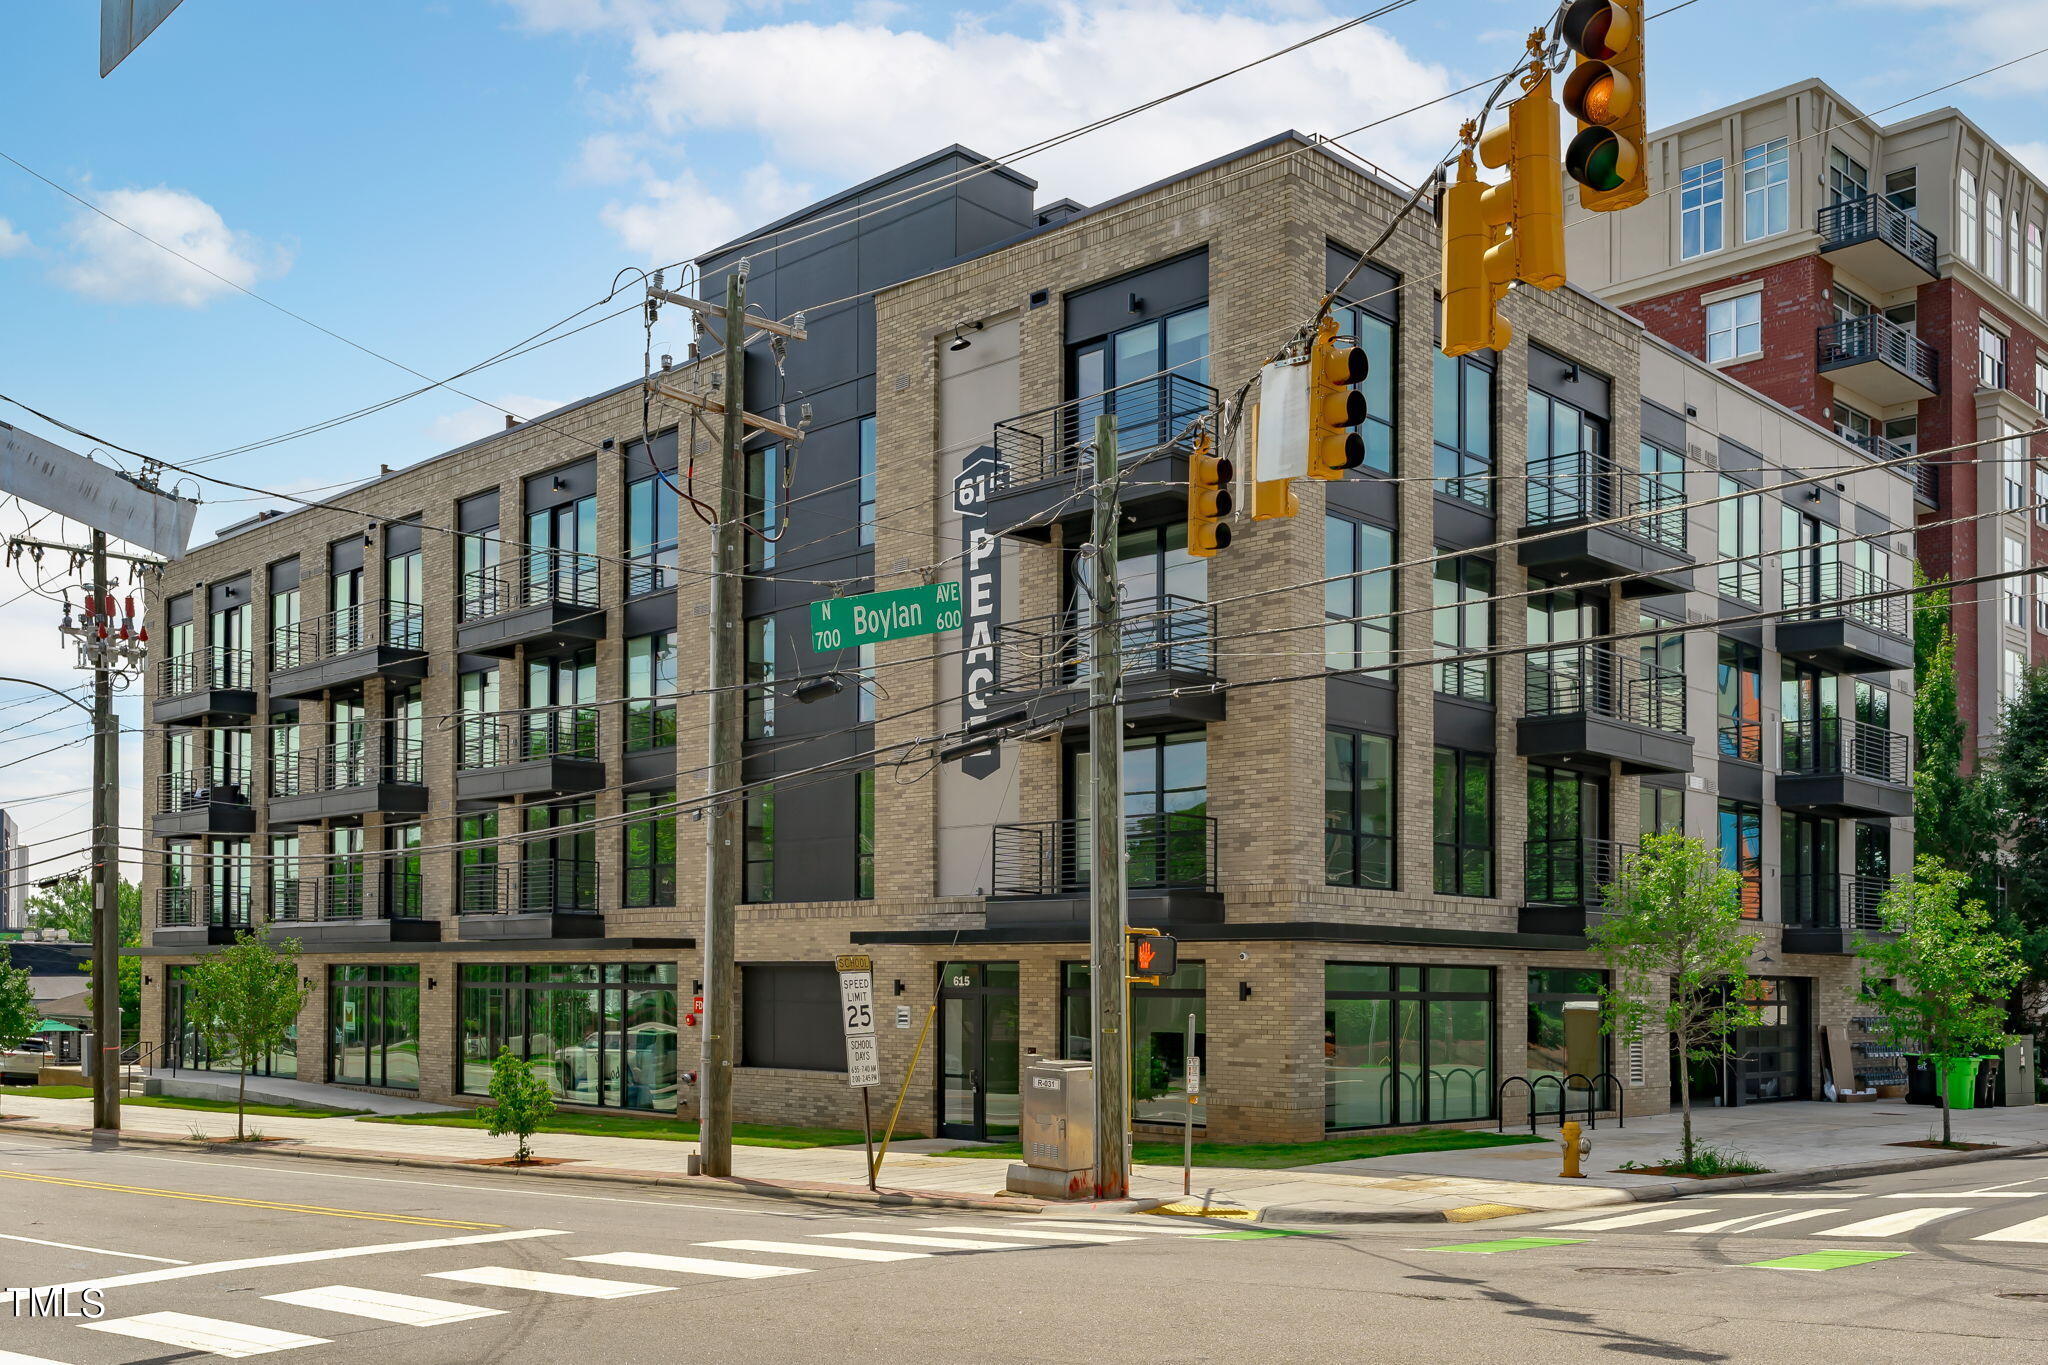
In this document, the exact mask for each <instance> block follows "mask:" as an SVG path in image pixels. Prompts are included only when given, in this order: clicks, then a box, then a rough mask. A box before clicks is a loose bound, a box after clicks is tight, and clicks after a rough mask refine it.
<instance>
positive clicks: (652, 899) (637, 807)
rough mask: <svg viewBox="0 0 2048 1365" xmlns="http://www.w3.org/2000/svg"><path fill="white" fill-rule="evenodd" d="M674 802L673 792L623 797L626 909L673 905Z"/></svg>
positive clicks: (674, 871)
mask: <svg viewBox="0 0 2048 1365" xmlns="http://www.w3.org/2000/svg"><path fill="white" fill-rule="evenodd" d="M675 800H676V794H675V793H674V792H673V791H651V792H627V793H626V815H627V820H626V833H625V838H626V867H625V885H624V887H623V888H622V900H623V903H624V904H626V905H628V906H634V907H638V906H645V905H674V904H675V903H676V815H675ZM635 815H639V816H640V817H641V818H639V819H637V820H636V819H633V818H632V817H633V816H635Z"/></svg>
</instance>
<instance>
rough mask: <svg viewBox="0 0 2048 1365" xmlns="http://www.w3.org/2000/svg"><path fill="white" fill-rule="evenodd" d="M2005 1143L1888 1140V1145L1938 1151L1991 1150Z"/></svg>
mask: <svg viewBox="0 0 2048 1365" xmlns="http://www.w3.org/2000/svg"><path fill="white" fill-rule="evenodd" d="M2004 1145H2005V1144H2003V1143H1999V1142H1936V1141H1934V1140H1933V1139H1931V1138H1930V1139H1928V1140H1927V1141H1925V1142H1887V1143H1886V1144H1885V1146H1887V1147H1932V1148H1933V1149H1934V1150H1935V1151H1937V1152H1990V1151H1996V1150H1997V1149H1998V1148H1999V1147H2002V1146H2004Z"/></svg>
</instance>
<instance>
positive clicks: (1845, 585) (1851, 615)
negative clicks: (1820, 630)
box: [1785, 556, 1913, 640]
mask: <svg viewBox="0 0 2048 1365" xmlns="http://www.w3.org/2000/svg"><path fill="white" fill-rule="evenodd" d="M1801 558H1802V559H1804V560H1805V562H1803V563H1797V564H1790V565H1787V566H1786V568H1785V619H1786V620H1788V621H1802V620H1806V621H1816V620H1821V619H1823V618H1825V617H1829V616H1843V617H1847V618H1848V619H1849V620H1851V621H1854V622H1856V623H1857V624H1858V625H1862V626H1868V627H1869V628H1870V629H1872V630H1877V631H1883V632H1884V633H1885V634H1887V635H1895V636H1897V637H1898V638H1900V639H1902V640H1907V639H1911V638H1912V631H1913V628H1912V622H1911V619H1910V617H1909V615H1908V610H1909V609H1908V606H1907V601H1906V599H1905V598H1904V597H1872V596H1871V594H1874V593H1882V592H1888V591H1890V590H1891V586H1892V585H1891V584H1889V583H1887V582H1885V581H1884V580H1883V579H1881V578H1879V577H1877V576H1876V575H1875V574H1872V573H1869V572H1867V571H1866V570H1863V569H1859V568H1857V567H1856V566H1855V565H1853V564H1845V563H1842V562H1841V561H1839V560H1836V561H1833V562H1830V563H1815V562H1813V561H1812V559H1810V558H1807V557H1805V556H1802V557H1801ZM1858 598H1862V599H1865V600H1861V601H1858V600H1854V599H1858Z"/></svg>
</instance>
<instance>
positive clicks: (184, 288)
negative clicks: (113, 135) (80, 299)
mask: <svg viewBox="0 0 2048 1365" xmlns="http://www.w3.org/2000/svg"><path fill="white" fill-rule="evenodd" d="M99 205H100V207H101V208H102V209H104V210H105V211H106V212H107V213H108V214H110V215H112V216H113V217H114V218H117V219H119V220H120V223H126V224H128V226H129V227H132V228H134V229H135V231H136V232H140V233H142V234H144V235H145V236H147V237H149V238H150V239H152V241H154V242H158V243H161V244H162V246H155V245H152V244H151V242H148V241H144V240H143V239H142V237H138V236H136V235H135V232H130V231H129V230H128V228H124V227H122V226H121V225H120V223H111V222H108V221H107V219H105V218H102V217H101V216H100V215H99V214H97V213H93V212H91V211H90V210H84V209H81V210H80V211H79V213H78V216H77V217H75V218H73V219H72V220H71V221H70V222H69V223H68V224H66V225H65V228H64V234H65V236H66V237H67V238H68V239H69V241H70V244H71V252H70V257H69V259H68V260H67V261H65V263H63V264H62V265H60V266H58V267H57V271H56V275H57V280H58V282H59V283H60V284H62V285H64V286H65V287H66V288H67V289H71V290H75V291H76V292H78V293H80V294H84V295H86V296H87V297H88V298H95V299H104V300H106V301H108V302H111V303H169V304H177V305H179V306H181V307H185V308H196V307H198V306H199V305H201V304H203V303H205V302H207V301H208V300H210V299H212V298H214V297H215V296H216V295H219V294H224V293H227V292H229V291H230V289H231V285H230V284H228V283H225V282H224V281H232V282H233V284H235V285H240V286H242V287H243V288H245V289H246V288H249V287H251V286H253V285H254V284H255V283H256V282H257V281H258V280H260V279H262V278H264V277H265V276H268V275H278V274H282V273H283V272H284V270H285V269H286V268H287V267H288V266H289V264H290V257H289V255H288V253H286V252H285V251H284V250H283V249H282V248H280V247H275V246H271V245H268V244H266V243H264V242H262V241H260V240H258V239H257V238H255V237H253V236H251V235H250V234H248V233H246V232H236V231H234V230H232V229H231V228H229V227H228V225H227V223H226V222H225V221H223V220H222V218H221V216H220V213H219V212H218V211H217V210H216V209H215V208H214V207H213V206H212V205H211V204H209V203H207V202H206V201H205V200H204V199H201V198H200V197H199V196H197V195H195V194H191V193H188V192H187V191H185V190H174V189H170V188H168V187H167V186H163V185H159V186H157V187H156V188H155V189H130V190H112V191H109V192H108V193H106V194H102V195H100V196H99ZM163 247H169V248H171V249H172V250H174V251H176V252H178V253H179V255H180V256H184V257H186V258H187V259H186V260H180V259H178V256H173V255H172V254H171V253H170V251H166V250H164V249H163ZM194 263H196V265H195V264H194ZM198 266H203V267H205V269H199V268H197V267H198ZM209 270H210V271H212V272H213V274H211V275H209V274H208V273H206V272H207V271H209ZM216 276H218V277H219V278H216Z"/></svg>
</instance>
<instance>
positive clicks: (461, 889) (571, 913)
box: [456, 858, 604, 939]
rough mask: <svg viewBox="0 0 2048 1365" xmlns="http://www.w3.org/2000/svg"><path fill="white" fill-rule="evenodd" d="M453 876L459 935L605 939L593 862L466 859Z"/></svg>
mask: <svg viewBox="0 0 2048 1365" xmlns="http://www.w3.org/2000/svg"><path fill="white" fill-rule="evenodd" d="M456 874H457V875H456V896H457V900H456V909H457V911H458V912H459V916H460V919H459V922H458V924H457V926H456V933H457V935H458V936H459V937H461V938H464V939H506V938H542V939H549V938H554V939H560V938H602V937H604V914H603V913H602V912H601V911H600V910H599V909H598V908H597V864H596V863H594V862H584V861H582V860H580V859H569V858H525V859H522V860H520V861H518V862H510V863H495V862H492V863H470V864H466V865H464V866H462V867H459V868H457V869H456Z"/></svg>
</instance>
